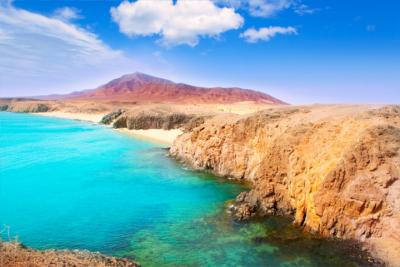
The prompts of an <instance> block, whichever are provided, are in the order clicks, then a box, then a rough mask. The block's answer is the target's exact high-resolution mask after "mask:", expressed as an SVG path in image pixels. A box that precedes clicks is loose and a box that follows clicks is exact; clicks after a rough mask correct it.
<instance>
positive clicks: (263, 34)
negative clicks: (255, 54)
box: [240, 26, 297, 43]
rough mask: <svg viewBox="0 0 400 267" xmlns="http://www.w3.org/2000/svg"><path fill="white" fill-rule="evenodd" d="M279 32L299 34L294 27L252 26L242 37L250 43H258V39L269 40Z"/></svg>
mask: <svg viewBox="0 0 400 267" xmlns="http://www.w3.org/2000/svg"><path fill="white" fill-rule="evenodd" d="M278 34H286V35H287V34H297V30H296V28H293V27H276V26H270V27H264V28H260V29H258V30H256V29H254V28H250V29H248V30H246V31H245V32H243V33H242V34H240V37H242V38H244V39H245V40H246V41H247V42H249V43H256V42H258V41H269V40H271V38H273V37H275V36H276V35H278Z"/></svg>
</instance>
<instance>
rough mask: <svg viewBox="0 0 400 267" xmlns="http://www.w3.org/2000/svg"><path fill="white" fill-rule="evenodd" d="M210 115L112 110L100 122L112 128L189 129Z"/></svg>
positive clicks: (163, 111) (153, 110) (149, 110)
mask: <svg viewBox="0 0 400 267" xmlns="http://www.w3.org/2000/svg"><path fill="white" fill-rule="evenodd" d="M209 117H210V116H206V115H195V114H186V113H183V112H174V111H165V110H157V109H148V110H144V111H143V110H133V111H126V112H124V111H121V110H118V111H114V112H111V113H109V114H107V115H106V116H104V117H103V119H102V121H101V122H102V123H104V124H112V126H113V127H114V128H127V129H134V130H139V129H144V130H147V129H164V130H171V129H180V128H182V129H184V130H186V131H189V130H190V129H192V128H194V127H196V126H198V125H199V124H201V123H204V121H205V119H206V118H209Z"/></svg>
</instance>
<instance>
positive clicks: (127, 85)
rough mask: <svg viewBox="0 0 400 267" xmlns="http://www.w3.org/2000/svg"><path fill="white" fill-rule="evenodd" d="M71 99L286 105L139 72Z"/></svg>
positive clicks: (259, 95) (252, 94)
mask: <svg viewBox="0 0 400 267" xmlns="http://www.w3.org/2000/svg"><path fill="white" fill-rule="evenodd" d="M63 98H64V99H65V98H69V99H87V100H91V99H98V100H113V101H127V100H128V101H135V102H138V103H179V104H195V103H198V104H207V103H234V102H242V101H254V102H258V103H266V104H285V102H283V101H281V100H279V99H277V98H274V97H272V96H270V95H268V94H265V93H262V92H258V91H254V90H248V89H241V88H221V87H213V88H203V87H198V86H192V85H188V84H183V83H174V82H172V81H169V80H166V79H162V78H157V77H154V76H150V75H147V74H143V73H140V72H136V73H133V74H127V75H124V76H122V77H120V78H118V79H115V80H112V81H110V82H109V83H107V84H105V85H102V86H100V87H98V88H96V89H93V90H86V91H82V92H74V93H72V94H70V95H68V96H64V97H63Z"/></svg>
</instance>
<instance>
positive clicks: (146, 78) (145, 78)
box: [111, 72, 172, 84]
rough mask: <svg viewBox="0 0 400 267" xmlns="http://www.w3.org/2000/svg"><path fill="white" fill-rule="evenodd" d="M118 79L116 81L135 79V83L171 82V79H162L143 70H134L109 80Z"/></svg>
mask: <svg viewBox="0 0 400 267" xmlns="http://www.w3.org/2000/svg"><path fill="white" fill-rule="evenodd" d="M114 81H118V82H130V81H135V82H137V83H142V84H146V83H161V84H167V83H172V81H170V80H167V79H162V78H158V77H155V76H151V75H148V74H146V73H143V72H134V73H131V74H125V75H122V76H121V77H120V78H118V79H115V80H113V81H111V82H114Z"/></svg>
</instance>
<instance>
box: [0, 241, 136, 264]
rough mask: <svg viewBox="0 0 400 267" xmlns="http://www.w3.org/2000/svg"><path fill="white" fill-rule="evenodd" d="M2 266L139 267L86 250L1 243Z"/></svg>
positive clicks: (0, 257)
mask: <svg viewBox="0 0 400 267" xmlns="http://www.w3.org/2000/svg"><path fill="white" fill-rule="evenodd" d="M0 266H7V267H20V266H29V267H44V266H46V267H47V266H65V267H73V266H90V267H138V266H140V265H139V264H137V263H136V262H134V261H131V260H128V259H125V258H115V257H109V256H104V255H102V254H100V253H93V252H89V251H86V250H54V249H51V250H43V251H40V250H35V249H30V248H26V247H25V246H23V245H22V244H20V243H16V242H0Z"/></svg>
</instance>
